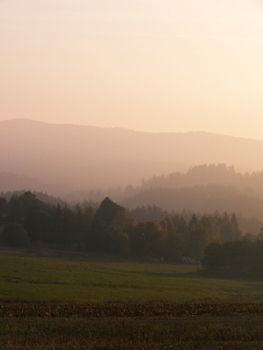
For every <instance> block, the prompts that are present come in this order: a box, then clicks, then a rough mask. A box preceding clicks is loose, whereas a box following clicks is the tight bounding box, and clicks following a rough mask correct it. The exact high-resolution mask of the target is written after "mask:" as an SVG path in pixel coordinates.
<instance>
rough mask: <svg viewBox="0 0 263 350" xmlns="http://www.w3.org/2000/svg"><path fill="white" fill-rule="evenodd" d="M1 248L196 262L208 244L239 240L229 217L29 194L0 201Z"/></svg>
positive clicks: (230, 216) (231, 218) (235, 228)
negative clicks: (47, 247)
mask: <svg viewBox="0 0 263 350" xmlns="http://www.w3.org/2000/svg"><path fill="white" fill-rule="evenodd" d="M155 216H156V217H155ZM0 232H1V234H0V240H1V244H2V245H4V246H29V245H37V244H43V245H50V246H59V247H65V248H70V249H78V250H83V251H87V252H94V253H99V254H113V255H117V256H123V257H138V258H146V257H148V258H155V259H163V260H165V261H182V259H183V258H184V257H187V258H189V259H190V260H191V261H200V260H201V259H202V258H203V257H204V252H205V250H206V248H207V247H208V246H209V245H210V244H213V243H224V242H231V241H232V242H233V241H236V240H240V239H241V236H242V234H241V231H240V229H239V226H238V222H237V219H236V216H235V214H231V215H228V214H222V215H219V214H213V215H194V214H187V213H183V214H168V213H165V212H164V211H161V210H160V209H158V208H157V207H143V208H137V209H136V210H134V211H128V210H126V209H125V208H123V207H121V206H119V205H118V204H116V203H114V202H113V201H111V200H110V199H109V198H106V199H105V200H103V202H102V203H101V204H100V206H98V208H94V207H93V206H89V205H75V206H70V205H66V204H63V203H59V204H54V203H51V202H49V203H46V202H44V201H42V200H40V199H38V198H37V197H36V195H34V194H33V193H31V192H25V193H22V194H17V195H13V196H11V197H10V198H4V197H1V198H0Z"/></svg>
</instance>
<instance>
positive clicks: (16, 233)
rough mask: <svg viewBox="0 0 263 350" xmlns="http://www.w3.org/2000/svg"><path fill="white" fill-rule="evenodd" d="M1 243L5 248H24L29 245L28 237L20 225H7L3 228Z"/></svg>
mask: <svg viewBox="0 0 263 350" xmlns="http://www.w3.org/2000/svg"><path fill="white" fill-rule="evenodd" d="M1 241H2V244H3V245H4V246H7V247H26V246H28V245H29V242H30V240H29V236H28V233H27V231H26V230H25V229H24V227H23V226H22V225H21V224H15V223H14V224H8V225H6V226H5V227H4V230H3V232H2V235H1Z"/></svg>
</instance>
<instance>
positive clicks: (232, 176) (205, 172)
mask: <svg viewBox="0 0 263 350" xmlns="http://www.w3.org/2000/svg"><path fill="white" fill-rule="evenodd" d="M201 185H218V186H220V185H222V186H232V187H235V188H236V189H239V190H240V191H242V192H243V193H246V194H249V195H255V196H256V197H262V199H263V171H260V172H253V173H245V174H244V173H243V174H242V173H239V172H237V171H236V170H235V168H234V167H233V166H231V167H230V166H226V165H225V164H204V165H199V166H196V167H193V168H191V169H189V170H188V171H187V172H186V173H180V172H176V173H172V174H169V175H162V176H154V177H152V178H150V179H149V180H146V181H144V182H143V185H142V188H143V189H150V188H159V189H160V188H163V189H165V188H166V189H169V188H170V189H176V188H181V187H191V186H201Z"/></svg>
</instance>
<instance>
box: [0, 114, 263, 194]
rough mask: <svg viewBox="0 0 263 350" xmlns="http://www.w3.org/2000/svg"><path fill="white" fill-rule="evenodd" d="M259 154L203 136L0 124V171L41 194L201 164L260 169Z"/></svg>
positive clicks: (259, 146)
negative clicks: (32, 182) (32, 184)
mask: <svg viewBox="0 0 263 350" xmlns="http://www.w3.org/2000/svg"><path fill="white" fill-rule="evenodd" d="M262 153H263V141H256V140H249V139H241V138H234V137H230V136H224V135H215V134H208V133H203V132H192V133H147V132H136V131H131V130H125V129H105V128H98V127H91V126H76V125H56V124H47V123H42V122H36V121H31V120H22V119H21V120H9V121H2V122H0V170H1V171H5V172H6V171H7V172H11V173H13V174H23V175H24V176H26V177H30V178H34V179H37V181H38V182H40V183H41V184H43V185H42V187H43V190H47V191H49V192H54V191H56V193H55V194H61V193H67V192H70V191H73V190H82V189H94V188H105V187H118V186H126V185H127V184H139V183H140V182H141V180H142V179H143V178H149V177H150V176H153V175H160V174H168V173H171V172H172V171H179V170H180V171H181V170H184V169H187V168H188V167H190V166H193V165H196V164H203V163H226V164H231V165H232V164H233V165H235V166H236V167H237V168H238V169H242V170H257V169H262V168H263V158H262V157H261V156H260V155H261V154H262ZM40 187H41V186H40ZM38 190H42V189H41V188H38Z"/></svg>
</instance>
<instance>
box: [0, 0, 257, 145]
mask: <svg viewBox="0 0 263 350" xmlns="http://www.w3.org/2000/svg"><path fill="white" fill-rule="evenodd" d="M0 101H1V103H0V120H5V119H11V118H30V119H35V120H42V121H47V122H55V123H71V124H85V125H97V126H103V127H123V128H130V129H135V130H146V131H154V132H162V131H169V132H172V131H175V132H181V131H183V132H184V131H197V130H202V131H208V132H216V133H223V134H229V135H234V136H241V137H250V138H260V139H263V1H260V0H220V1H218V0H162V1H160V0H96V1H95V0H92V1H91V0H23V1H21V0H0Z"/></svg>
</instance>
